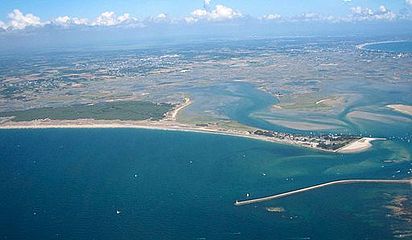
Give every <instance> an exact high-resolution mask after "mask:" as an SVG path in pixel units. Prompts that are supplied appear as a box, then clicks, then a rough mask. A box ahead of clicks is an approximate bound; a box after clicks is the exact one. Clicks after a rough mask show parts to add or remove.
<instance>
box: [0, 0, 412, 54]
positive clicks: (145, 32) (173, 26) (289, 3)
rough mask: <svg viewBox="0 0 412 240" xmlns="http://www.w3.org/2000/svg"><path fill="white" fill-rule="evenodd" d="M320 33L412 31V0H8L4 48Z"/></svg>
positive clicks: (1, 8) (2, 23)
mask: <svg viewBox="0 0 412 240" xmlns="http://www.w3.org/2000/svg"><path fill="white" fill-rule="evenodd" d="M320 32H323V33H324V34H327V35H339V34H358V33H359V34H372V33H374V34H395V33H403V34H404V33H408V32H410V33H412V0H283V1H281V0H253V1H252V0H173V1H172V0H70V1H66V0H0V48H1V47H3V48H9V47H11V46H12V45H16V44H17V43H19V44H20V45H22V44H23V45H31V44H33V43H32V42H43V43H44V44H56V43H58V42H59V43H63V42H64V41H66V42H70V41H71V42H76V41H77V42H82V41H83V42H84V41H89V40H90V39H94V40H96V39H97V38H98V39H99V41H100V40H101V39H103V40H107V41H109V39H110V41H118V40H119V39H121V40H125V39H133V38H134V39H137V38H140V39H143V38H145V39H149V38H151V39H156V38H160V37H166V36H168V37H169V38H173V37H175V36H178V35H179V36H181V37H182V36H183V37H184V36H188V35H190V36H193V35H198V36H199V35H200V36H204V35H209V36H238V35H239V36H240V35H242V36H255V35H260V36H279V35H311V34H312V35H313V34H316V33H320ZM96 36H98V37H96ZM23 40H24V41H23Z"/></svg>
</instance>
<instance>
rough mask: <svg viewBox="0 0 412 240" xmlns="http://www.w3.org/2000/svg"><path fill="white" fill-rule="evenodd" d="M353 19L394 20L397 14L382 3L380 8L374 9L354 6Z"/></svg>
mask: <svg viewBox="0 0 412 240" xmlns="http://www.w3.org/2000/svg"><path fill="white" fill-rule="evenodd" d="M411 1H412V0H411ZM351 10H352V16H351V20H355V21H365V20H367V21H369V20H389V21H391V20H394V19H396V17H397V16H396V14H395V13H394V12H392V11H391V10H389V9H387V8H386V7H385V6H383V5H381V6H380V7H379V9H378V10H376V11H374V10H372V9H370V8H362V7H359V6H358V7H353V8H352V9H351Z"/></svg>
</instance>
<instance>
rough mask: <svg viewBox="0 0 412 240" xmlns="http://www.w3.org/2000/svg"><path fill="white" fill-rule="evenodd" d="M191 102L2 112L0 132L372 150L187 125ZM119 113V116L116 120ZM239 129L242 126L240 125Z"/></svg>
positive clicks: (353, 141)
mask: <svg viewBox="0 0 412 240" xmlns="http://www.w3.org/2000/svg"><path fill="white" fill-rule="evenodd" d="M191 103H192V101H191V99H190V98H184V100H183V102H182V103H181V104H176V105H173V104H166V103H165V104H154V103H150V102H114V103H113V102H109V103H99V104H95V105H91V104H88V105H78V106H70V107H64V108H60V109H59V108H41V109H29V110H26V111H15V112H9V113H7V112H6V113H0V129H41V128H140V129H158V130H168V131H190V132H198V133H209V134H219V135H229V136H236V137H245V138H250V139H255V140H261V141H267V142H275V143H281V144H289V145H297V146H301V147H306V148H311V149H316V150H321V151H327V152H337V153H356V152H361V151H364V150H366V149H368V148H370V147H371V144H370V142H371V141H372V140H377V139H371V138H361V137H358V136H352V135H337V134H328V135H301V134H289V133H280V132H275V131H267V130H262V129H257V128H252V127H248V126H243V125H242V127H228V126H227V124H223V123H222V122H213V123H207V124H190V123H189V124H188V123H182V122H179V121H178V120H177V117H178V114H179V112H180V111H181V110H183V109H184V108H186V107H188V106H190V104H191ZM117 113H121V114H119V117H118V118H117V117H116V114H117ZM239 126H240V125H239Z"/></svg>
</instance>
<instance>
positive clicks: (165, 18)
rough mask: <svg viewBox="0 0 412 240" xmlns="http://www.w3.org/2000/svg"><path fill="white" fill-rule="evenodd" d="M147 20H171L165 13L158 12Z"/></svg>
mask: <svg viewBox="0 0 412 240" xmlns="http://www.w3.org/2000/svg"><path fill="white" fill-rule="evenodd" d="M148 20H149V21H150V22H154V23H168V22H171V21H172V20H171V19H170V18H169V16H168V15H167V14H166V13H160V14H158V15H157V16H155V17H150V18H149V19H148Z"/></svg>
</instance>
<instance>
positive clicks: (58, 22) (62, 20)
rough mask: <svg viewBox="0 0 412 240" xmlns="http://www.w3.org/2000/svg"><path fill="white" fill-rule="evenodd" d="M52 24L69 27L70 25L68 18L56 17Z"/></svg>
mask: <svg viewBox="0 0 412 240" xmlns="http://www.w3.org/2000/svg"><path fill="white" fill-rule="evenodd" d="M53 23H54V24H56V25H69V24H70V23H71V19H70V17H69V16H62V17H57V18H56V19H54V20H53Z"/></svg>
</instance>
